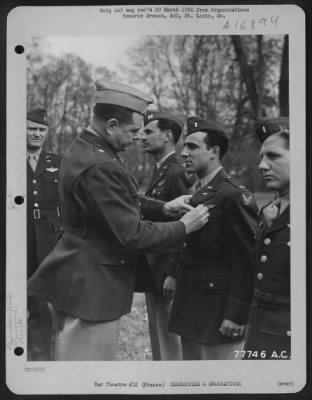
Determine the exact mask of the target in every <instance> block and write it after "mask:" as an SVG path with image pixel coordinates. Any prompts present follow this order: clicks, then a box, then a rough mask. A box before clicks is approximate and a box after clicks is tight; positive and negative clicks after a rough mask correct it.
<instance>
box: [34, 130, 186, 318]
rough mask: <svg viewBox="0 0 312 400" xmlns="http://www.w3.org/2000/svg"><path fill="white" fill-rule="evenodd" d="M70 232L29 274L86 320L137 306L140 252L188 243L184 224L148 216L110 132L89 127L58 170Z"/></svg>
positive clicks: (37, 290)
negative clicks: (107, 134)
mask: <svg viewBox="0 0 312 400" xmlns="http://www.w3.org/2000/svg"><path fill="white" fill-rule="evenodd" d="M60 202H61V212H62V218H63V225H64V234H63V235H62V237H61V239H60V240H59V241H58V243H57V245H56V247H55V248H54V250H53V251H52V252H51V253H50V254H49V256H48V257H47V258H46V259H45V260H44V262H43V263H42V264H41V265H40V267H39V269H38V271H37V272H36V274H35V275H34V276H33V278H32V279H31V280H30V281H29V291H30V292H32V293H34V295H37V296H43V297H45V298H46V299H47V300H48V301H49V302H51V303H52V304H53V305H54V307H55V308H56V309H57V310H58V311H62V312H65V313H67V314H70V315H73V316H76V317H78V318H81V319H85V320H88V321H107V320H114V319H118V318H119V317H120V316H122V315H123V314H125V313H128V312H129V311H130V310H131V304H132V297H133V289H134V281H135V268H136V262H137V258H136V252H137V251H144V250H146V251H157V252H159V251H167V250H169V249H170V248H171V247H173V246H176V245H178V244H180V245H181V244H182V242H183V240H184V238H185V227H184V224H183V223H182V222H181V221H174V222H172V223H170V224H160V223H154V224H153V223H151V222H149V221H142V220H141V215H140V210H139V200H138V193H137V185H136V181H135V180H134V178H132V177H131V176H130V175H129V173H128V171H127V170H126V168H125V167H124V166H123V164H122V163H121V161H120V159H119V157H118V155H117V154H116V153H115V151H114V150H113V149H112V148H111V147H110V146H109V144H108V143H107V141H106V140H105V139H104V138H101V137H97V136H95V135H93V134H92V133H90V132H88V131H87V130H85V131H84V132H83V133H82V134H81V136H80V137H78V138H77V139H76V140H75V141H74V142H73V144H72V145H71V146H70V148H69V149H68V150H67V152H66V153H65V155H64V158H63V161H62V165H61V169H60Z"/></svg>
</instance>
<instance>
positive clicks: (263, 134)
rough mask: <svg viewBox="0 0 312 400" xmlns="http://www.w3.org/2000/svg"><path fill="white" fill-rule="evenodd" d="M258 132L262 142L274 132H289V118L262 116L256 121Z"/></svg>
mask: <svg viewBox="0 0 312 400" xmlns="http://www.w3.org/2000/svg"><path fill="white" fill-rule="evenodd" d="M255 130H256V134H257V136H258V138H259V140H260V142H261V143H263V142H264V141H265V140H266V139H267V138H268V137H269V136H271V135H273V134H274V133H281V132H287V133H289V118H288V117H278V118H260V119H258V120H257V121H255Z"/></svg>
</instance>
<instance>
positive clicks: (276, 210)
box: [263, 198, 281, 228]
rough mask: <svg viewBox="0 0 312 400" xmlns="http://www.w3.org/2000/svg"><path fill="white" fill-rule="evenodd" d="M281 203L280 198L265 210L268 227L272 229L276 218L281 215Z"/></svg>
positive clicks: (264, 214)
mask: <svg viewBox="0 0 312 400" xmlns="http://www.w3.org/2000/svg"><path fill="white" fill-rule="evenodd" d="M280 203H281V200H280V199H279V198H277V199H275V200H273V201H272V203H270V204H269V205H268V206H267V207H265V208H264V209H263V216H264V219H265V222H266V224H267V226H268V227H269V228H270V227H271V225H272V223H273V221H274V220H275V218H277V217H278V216H279V214H280Z"/></svg>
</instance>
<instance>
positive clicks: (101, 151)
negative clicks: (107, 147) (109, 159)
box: [97, 149, 105, 153]
mask: <svg viewBox="0 0 312 400" xmlns="http://www.w3.org/2000/svg"><path fill="white" fill-rule="evenodd" d="M97 151H98V152H99V153H105V152H104V150H103V149H98V150H97Z"/></svg>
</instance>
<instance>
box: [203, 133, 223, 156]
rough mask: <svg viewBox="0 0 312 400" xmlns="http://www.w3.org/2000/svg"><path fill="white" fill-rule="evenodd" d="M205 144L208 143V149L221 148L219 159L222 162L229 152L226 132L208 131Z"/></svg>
mask: <svg viewBox="0 0 312 400" xmlns="http://www.w3.org/2000/svg"><path fill="white" fill-rule="evenodd" d="M205 132H206V136H205V139H204V142H205V143H206V146H207V148H210V147H213V146H219V148H220V153H219V157H220V160H222V158H223V156H224V154H225V153H226V152H227V149H228V145H229V139H228V138H227V137H226V136H225V134H224V132H221V131H214V130H207V131H205Z"/></svg>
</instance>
